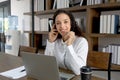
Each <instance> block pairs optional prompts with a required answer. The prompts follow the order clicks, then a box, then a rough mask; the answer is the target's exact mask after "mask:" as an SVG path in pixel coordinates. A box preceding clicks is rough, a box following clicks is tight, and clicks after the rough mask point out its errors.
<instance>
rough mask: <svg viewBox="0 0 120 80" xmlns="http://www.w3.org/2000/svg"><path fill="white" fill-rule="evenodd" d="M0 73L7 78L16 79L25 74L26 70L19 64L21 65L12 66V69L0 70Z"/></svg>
mask: <svg viewBox="0 0 120 80" xmlns="http://www.w3.org/2000/svg"><path fill="white" fill-rule="evenodd" d="M23 70H24V71H23ZM0 75H2V76H5V77H8V78H12V79H18V78H21V77H24V76H26V71H25V67H24V66H21V67H18V68H14V69H11V70H8V71H5V72H1V73H0Z"/></svg>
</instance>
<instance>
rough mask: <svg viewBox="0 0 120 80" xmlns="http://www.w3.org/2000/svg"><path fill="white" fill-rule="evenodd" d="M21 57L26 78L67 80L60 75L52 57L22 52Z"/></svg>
mask: <svg viewBox="0 0 120 80" xmlns="http://www.w3.org/2000/svg"><path fill="white" fill-rule="evenodd" d="M21 55H22V60H23V64H24V66H25V69H26V73H27V76H28V77H31V78H35V79H37V80H69V79H68V78H67V77H63V76H61V75H60V73H59V70H58V65H57V61H56V58H55V57H54V56H47V55H44V54H32V53H30V52H22V53H21ZM71 77H73V75H72V76H71Z"/></svg>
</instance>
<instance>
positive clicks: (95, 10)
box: [24, 2, 120, 71]
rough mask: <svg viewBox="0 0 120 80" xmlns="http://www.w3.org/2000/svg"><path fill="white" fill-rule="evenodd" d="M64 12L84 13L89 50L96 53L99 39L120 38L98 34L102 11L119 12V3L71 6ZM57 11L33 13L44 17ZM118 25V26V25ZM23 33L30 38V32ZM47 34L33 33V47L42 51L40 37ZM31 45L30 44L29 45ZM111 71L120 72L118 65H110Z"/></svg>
mask: <svg viewBox="0 0 120 80" xmlns="http://www.w3.org/2000/svg"><path fill="white" fill-rule="evenodd" d="M64 9H65V10H68V11H71V12H72V13H76V12H86V14H87V15H86V30H85V33H84V34H85V36H86V37H87V40H88V43H89V50H95V51H98V47H99V43H98V42H99V38H104V37H108V38H120V34H106V33H100V32H99V29H100V15H101V13H102V12H103V11H114V10H120V3H119V2H114V3H103V4H96V5H84V6H73V7H70V8H64ZM56 10H57V9H54V10H45V11H36V12H34V15H35V16H45V15H49V14H50V15H51V14H53V13H54V12H55V11H56ZM24 15H31V13H30V12H26V13H24ZM119 25H120V24H119ZM25 33H29V35H30V36H31V31H25ZM43 34H48V31H45V32H44V31H42V32H41V31H35V33H34V35H35V47H38V45H39V48H40V49H43V47H42V45H41V44H42V35H43ZM30 45H31V43H30ZM111 67H112V70H113V71H120V65H116V64H112V65H111Z"/></svg>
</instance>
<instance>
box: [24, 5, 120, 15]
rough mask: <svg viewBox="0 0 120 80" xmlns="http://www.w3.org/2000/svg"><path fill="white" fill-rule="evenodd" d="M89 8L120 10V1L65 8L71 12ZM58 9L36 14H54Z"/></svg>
mask: <svg viewBox="0 0 120 80" xmlns="http://www.w3.org/2000/svg"><path fill="white" fill-rule="evenodd" d="M87 8H94V9H98V10H101V11H106V10H119V9H120V3H108V4H107V3H106V4H96V5H88V6H74V7H70V8H64V9H65V10H68V11H71V12H78V11H86V10H87ZM56 10H57V9H54V10H53V9H52V10H45V11H35V12H34V13H35V15H36V16H37V15H46V14H53V13H54V12H55V11H56ZM31 14H32V13H31V12H26V13H24V15H31Z"/></svg>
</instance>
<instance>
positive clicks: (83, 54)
mask: <svg viewBox="0 0 120 80" xmlns="http://www.w3.org/2000/svg"><path fill="white" fill-rule="evenodd" d="M73 45H74V47H73ZM73 45H70V46H68V47H67V49H68V50H67V51H68V53H67V54H66V56H65V64H66V65H67V67H68V68H69V69H71V70H72V71H73V72H74V73H75V74H76V75H79V74H80V68H81V67H82V66H85V65H86V60H87V54H88V42H87V40H86V39H85V38H79V39H77V40H76V41H75V43H74V44H73Z"/></svg>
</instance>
